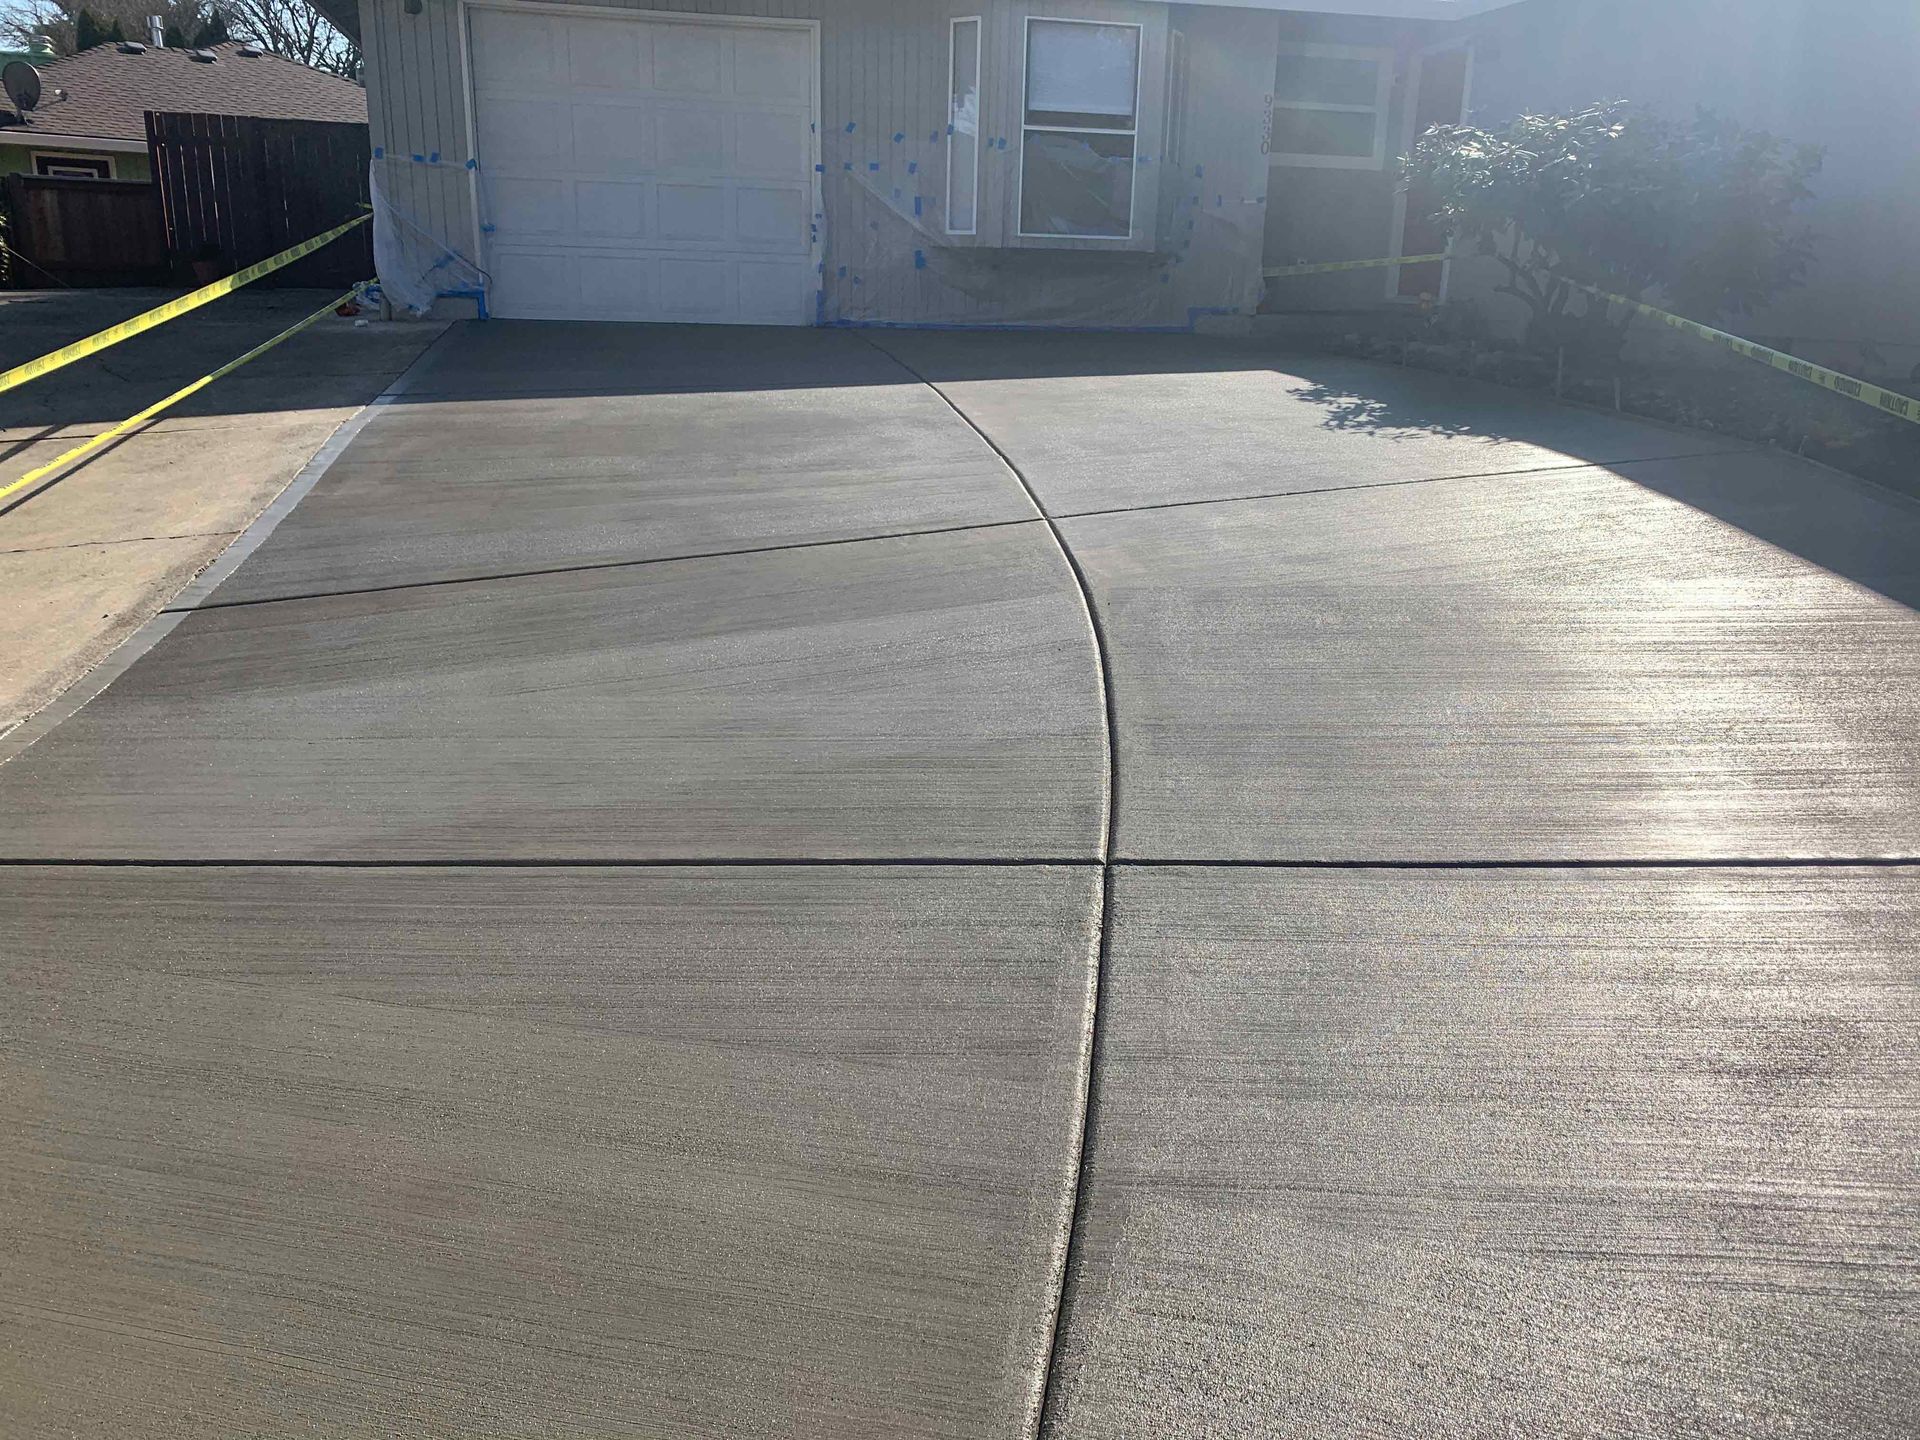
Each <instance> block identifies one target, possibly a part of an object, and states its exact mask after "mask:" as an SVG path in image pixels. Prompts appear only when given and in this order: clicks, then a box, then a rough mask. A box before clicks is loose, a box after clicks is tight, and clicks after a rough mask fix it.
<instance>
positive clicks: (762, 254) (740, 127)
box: [467, 6, 818, 325]
mask: <svg viewBox="0 0 1920 1440" xmlns="http://www.w3.org/2000/svg"><path fill="white" fill-rule="evenodd" d="M467 15H468V56H469V62H468V75H469V77H470V83H471V86H472V103H473V124H474V135H475V142H476V144H475V150H476V154H477V155H478V157H479V162H480V163H479V168H478V170H477V172H476V175H475V191H476V200H477V203H478V210H479V215H480V222H481V226H482V231H483V233H482V241H481V243H482V249H483V253H484V255H485V257H486V258H485V264H486V267H487V269H488V270H489V271H490V272H491V274H492V283H491V285H490V286H489V287H488V304H489V307H490V309H491V310H492V312H493V313H494V314H497V315H502V316H507V317H510V318H518V319H537V320H681V321H700V322H706V323H720V324H741V325H803V324H807V323H809V322H810V321H811V320H812V318H813V309H814V305H813V296H814V290H815V288H816V286H817V284H818V279H817V277H816V275H815V274H814V263H813V233H814V231H813V214H814V194H815V186H814V153H813V152H814V130H813V123H814V93H815V87H814V75H815V69H816V65H815V59H814V45H815V35H814V31H813V29H812V28H811V27H810V26H795V25H769V24H767V23H765V22H756V21H750V20H747V21H734V20H728V21H724V22H715V21H703V20H696V19H689V18H683V17H666V16H657V15H651V14H646V15H636V14H633V13H631V12H628V13H622V12H620V11H614V10H594V11H586V12H580V13H568V12H565V11H559V10H554V9H492V8H483V7H480V6H474V7H472V8H470V9H469V10H468V12H467ZM489 226H490V227H491V229H488V228H487V227H489Z"/></svg>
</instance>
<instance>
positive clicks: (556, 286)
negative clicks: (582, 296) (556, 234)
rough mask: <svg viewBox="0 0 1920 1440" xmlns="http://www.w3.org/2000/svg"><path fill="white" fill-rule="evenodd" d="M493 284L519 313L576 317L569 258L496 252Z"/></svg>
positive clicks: (539, 252)
mask: <svg viewBox="0 0 1920 1440" xmlns="http://www.w3.org/2000/svg"><path fill="white" fill-rule="evenodd" d="M493 283H494V285H495V287H496V288H497V289H498V291H499V292H500V293H501V294H503V295H510V296H512V297H513V301H514V304H515V305H516V306H517V307H518V309H519V310H521V311H523V312H528V313H534V314H547V315H556V316H566V315H574V314H577V313H579V309H580V305H579V289H578V283H577V279H576V275H575V271H574V266H573V264H572V260H571V257H569V256H566V255H564V254H558V255H557V254H554V253H553V252H551V251H546V250H537V251H524V250H507V249H496V250H495V251H494V253H493Z"/></svg>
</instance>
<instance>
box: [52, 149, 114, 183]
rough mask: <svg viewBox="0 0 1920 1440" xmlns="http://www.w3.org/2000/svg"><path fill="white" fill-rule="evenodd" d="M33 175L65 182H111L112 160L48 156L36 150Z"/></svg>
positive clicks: (93, 156) (90, 156) (110, 158)
mask: <svg viewBox="0 0 1920 1440" xmlns="http://www.w3.org/2000/svg"><path fill="white" fill-rule="evenodd" d="M33 173H34V174H36V175H46V176H51V177H56V178H59V179H65V180H111V179H112V178H113V159H112V157H111V156H107V155H50V154H47V153H45V152H43V151H38V150H36V151H35V152H34V156H33Z"/></svg>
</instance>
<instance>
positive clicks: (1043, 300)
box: [816, 10, 1273, 330]
mask: <svg viewBox="0 0 1920 1440" xmlns="http://www.w3.org/2000/svg"><path fill="white" fill-rule="evenodd" d="M900 23H902V24H905V23H906V22H905V21H904V20H903V21H901V22H900ZM941 23H942V24H943V25H944V23H945V22H944V19H943V20H942V22H941ZM1267 24H1268V22H1267V17H1264V16H1260V15H1257V14H1253V13H1250V12H1241V11H1230V10H1228V11H1206V10H1194V11H1188V12H1183V17H1182V18H1181V19H1180V20H1179V21H1178V22H1177V23H1176V24H1175V25H1174V26H1173V27H1172V33H1171V34H1170V35H1169V36H1168V44H1167V46H1166V54H1165V57H1164V62H1162V61H1161V60H1160V59H1159V57H1158V49H1159V47H1157V46H1156V47H1155V49H1156V55H1155V57H1154V63H1153V66H1152V69H1151V71H1150V74H1149V78H1150V79H1151V81H1152V89H1153V101H1152V103H1151V104H1150V105H1147V106H1145V107H1143V109H1142V111H1141V113H1140V114H1139V116H1138V117H1137V119H1138V124H1139V129H1138V133H1137V134H1136V135H1134V136H1132V137H1129V138H1128V139H1127V140H1125V141H1109V142H1108V143H1109V144H1110V145H1120V146H1122V147H1123V148H1124V146H1126V145H1131V146H1132V147H1133V151H1134V158H1133V163H1132V165H1131V167H1130V168H1129V167H1128V166H1127V165H1126V164H1125V163H1124V162H1122V163H1120V164H1118V165H1116V164H1114V163H1113V159H1112V157H1111V156H1107V155H1105V154H1098V155H1096V154H1086V155H1081V154H1076V153H1074V152H1072V151H1070V150H1069V151H1067V152H1066V153H1064V155H1061V154H1056V156H1055V159H1056V162H1057V163H1056V164H1055V165H1054V166H1053V167H1052V168H1053V172H1054V181H1055V188H1054V190H1053V192H1051V199H1050V198H1049V195H1048V193H1046V192H1042V191H1040V190H1038V189H1036V190H1034V192H1033V193H1032V194H1031V195H1023V194H1022V190H1021V147H1022V144H1023V137H1024V134H1025V133H1029V132H1023V128H1022V126H1021V125H1020V123H1019V122H1020V118H1021V117H1020V115H1019V113H1018V112H1017V110H1016V109H1009V108H1007V106H1006V105H1004V104H995V105H988V106H984V107H983V106H982V105H981V103H980V98H981V97H980V95H979V92H978V91H977V90H976V89H975V88H974V84H973V82H974V81H975V71H974V69H973V66H972V63H971V61H972V56H971V54H970V53H966V54H962V55H961V56H960V58H959V60H958V62H957V63H956V66H955V69H954V71H953V72H952V73H950V74H948V76H947V78H948V80H949V81H950V82H951V87H952V88H951V92H950V93H951V94H952V97H953V98H952V99H951V101H950V105H951V109H952V113H951V115H950V117H949V119H950V124H951V131H952V134H951V135H949V133H948V130H947V128H946V127H943V128H942V129H940V130H932V129H930V128H929V127H927V126H926V125H925V124H924V122H923V123H921V124H920V125H918V126H914V127H913V128H909V126H910V124H911V122H909V121H907V120H906V118H905V113H906V111H905V109H903V108H902V107H911V108H912V109H914V110H917V111H918V112H919V113H921V114H924V107H925V101H926V99H927V97H926V95H925V94H924V92H923V91H922V92H916V91H914V90H913V89H911V87H898V88H895V89H891V90H881V91H880V92H879V93H878V95H877V96H876V95H873V94H871V93H860V94H858V95H857V97H856V96H848V97H847V99H850V100H856V101H857V103H855V104H853V105H852V106H850V107H849V108H848V109H847V110H846V111H844V112H843V111H841V110H839V109H836V108H835V106H836V102H837V101H839V100H840V97H841V95H842V94H843V92H841V91H840V90H839V87H835V86H829V87H828V88H827V91H826V93H825V94H824V95H823V105H824V106H825V109H824V110H823V113H822V115H821V123H820V150H821V154H820V159H821V162H822V163H821V166H820V170H821V180H822V185H821V192H822V194H821V199H822V204H821V209H820V213H819V214H818V215H817V216H816V222H817V223H818V224H819V225H820V230H821V243H822V264H821V269H820V289H819V304H818V316H817V318H818V320H819V321H820V322H821V323H823V324H851V325H909V326H918V325H960V326H972V325H1009V326H1036V327H1043V326H1044V327H1069V328H1078V327H1085V328H1099V329H1109V328H1118V329H1169V330H1186V329H1190V328H1192V327H1193V325H1194V323H1195V321H1196V320H1197V319H1198V318H1199V317H1200V316H1203V315H1230V314H1251V313H1252V312H1253V311H1254V310H1255V309H1256V308H1257V306H1258V305H1259V303H1260V298H1261V292H1262V280H1261V276H1260V270H1261V265H1262V263H1263V257H1264V251H1265V235H1266V225H1267V201H1268V196H1267V189H1268V178H1269V177H1268V160H1267V155H1266V152H1265V150H1264V148H1263V147H1262V145H1261V136H1262V133H1263V130H1264V128H1265V124H1266V121H1267V114H1266V109H1265V106H1266V103H1267V100H1268V96H1269V94H1270V91H1271V88H1272V66H1273V58H1272V57H1273V50H1272V39H1271V34H1270V30H1269V29H1268V28H1266V27H1267ZM1083 28H1085V29H1087V30H1090V31H1091V32H1092V33H1093V34H1094V35H1096V36H1100V35H1102V34H1103V31H1102V30H1101V29H1100V27H1083ZM1043 33H1044V32H1043ZM1126 34H1127V35H1128V36H1129V37H1131V35H1132V34H1133V32H1132V31H1130V30H1129V31H1127V32H1126ZM943 38H944V37H943ZM984 40H985V44H986V52H987V54H988V56H989V57H990V58H991V57H993V56H996V55H1000V54H1002V53H1003V52H1001V51H998V50H996V49H995V48H994V47H995V37H994V36H993V35H991V34H989V35H988V36H986V37H984ZM1042 58H1045V57H1044V56H1043V57H1042ZM1119 58H1120V61H1122V62H1124V63H1123V64H1121V65H1120V68H1121V69H1122V70H1124V71H1125V75H1126V78H1127V79H1128V81H1129V82H1130V81H1131V77H1132V70H1133V57H1132V54H1131V53H1130V52H1129V53H1127V54H1124V55H1121V56H1120V57H1119ZM1162 63H1164V75H1163V74H1162V71H1161V65H1162ZM943 68H944V67H943ZM1104 76H1105V71H1104V70H1102V69H1099V68H1098V67H1096V72H1095V73H1094V74H1093V76H1092V78H1091V79H1089V80H1086V81H1085V83H1084V84H1083V85H1082V89H1081V90H1078V91H1073V92H1071V93H1066V92H1064V91H1063V92H1062V94H1060V95H1059V96H1057V97H1055V100H1056V103H1058V104H1061V105H1069V104H1070V105H1074V106H1079V107H1082V108H1083V109H1084V108H1087V107H1096V106H1110V107H1114V108H1117V107H1118V106H1119V105H1120V104H1121V101H1120V100H1111V101H1109V100H1108V99H1107V98H1105V96H1106V92H1105V91H1104V90H1101V89H1100V88H1099V83H1098V82H1101V81H1102V80H1103V77H1104ZM1163 80H1164V82H1165V83H1164V87H1163V86H1162V81H1163ZM1088 87H1092V88H1088ZM1108 88H1109V89H1112V90H1113V94H1114V95H1116V96H1118V95H1121V93H1122V91H1124V90H1125V89H1126V88H1127V87H1126V86H1117V87H1115V86H1109V87H1108ZM876 101H879V102H880V103H879V104H878V105H877V106H876ZM889 101H890V102H891V108H888V102H889ZM976 129H977V131H978V134H977V137H976V135H974V134H972V133H970V132H971V131H974V130H976ZM1030 133H1031V134H1033V135H1036V136H1039V137H1041V139H1042V140H1043V141H1044V140H1045V139H1046V137H1047V135H1048V134H1049V131H1048V130H1047V127H1046V126H1045V125H1044V124H1040V125H1039V128H1037V129H1034V130H1032V131H1031V132H1030ZM1103 138H1104V137H1103ZM952 141H958V142H959V143H960V144H963V145H965V146H966V147H967V148H968V150H969V151H971V150H972V149H973V148H974V146H975V145H976V144H977V149H978V156H979V159H978V164H977V166H976V165H975V164H974V163H973V161H972V156H971V154H969V155H968V156H967V159H966V161H965V163H963V164H962V165H961V166H959V167H958V172H957V173H958V174H960V175H962V176H964V177H965V182H966V183H964V184H963V185H962V186H961V193H960V199H959V202H958V203H959V205H960V221H959V228H969V227H968V226H967V223H966V222H967V220H968V219H971V218H973V217H972V215H971V214H970V213H969V208H968V207H967V204H966V202H967V201H968V200H973V201H974V202H975V205H976V206H977V211H978V223H977V225H976V226H974V227H972V228H975V229H977V230H978V232H979V233H978V234H975V235H955V234H950V233H948V216H947V206H948V204H949V202H950V199H951V198H952V197H950V196H949V195H948V194H947V193H946V191H947V187H946V183H945V182H946V178H947V175H948V171H949V158H948V146H949V144H950V143H951V142H952ZM1056 149H1058V147H1056ZM1115 215H1118V216H1120V217H1122V218H1121V220H1119V221H1117V222H1116V221H1113V220H1112V219H1111V217H1113V216H1115ZM1114 225H1118V226H1119V227H1120V228H1123V229H1125V230H1127V231H1129V232H1130V234H1129V238H1128V239H1127V240H1126V241H1123V242H1118V243H1116V242H1113V241H1101V240H1097V239H1095V240H1086V239H1072V238H1061V239H1041V240H1037V241H1036V240H1034V239H1031V238H1028V237H1026V236H1023V235H1020V234H1019V233H1018V232H1019V231H1020V230H1023V229H1028V230H1053V231H1056V232H1058V231H1077V232H1078V233H1079V234H1081V235H1099V234H1103V233H1108V230H1109V228H1111V227H1112V226H1114Z"/></svg>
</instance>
